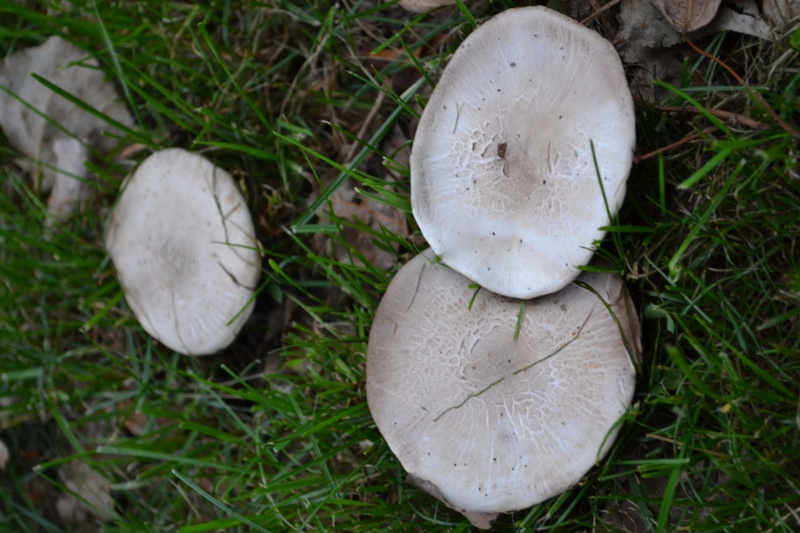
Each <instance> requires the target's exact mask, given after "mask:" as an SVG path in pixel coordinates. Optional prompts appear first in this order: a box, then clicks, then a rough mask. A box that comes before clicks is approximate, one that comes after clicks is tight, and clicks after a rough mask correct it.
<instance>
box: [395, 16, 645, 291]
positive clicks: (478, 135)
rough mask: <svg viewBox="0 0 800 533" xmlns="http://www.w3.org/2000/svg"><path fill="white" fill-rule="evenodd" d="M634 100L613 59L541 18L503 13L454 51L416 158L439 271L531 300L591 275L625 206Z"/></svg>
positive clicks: (580, 31) (590, 38) (417, 183)
mask: <svg viewBox="0 0 800 533" xmlns="http://www.w3.org/2000/svg"><path fill="white" fill-rule="evenodd" d="M634 141H635V132H634V113H633V101H632V99H631V95H630V91H629V90H628V86H627V83H626V81H625V75H624V72H623V70H622V64H621V62H620V59H619V57H618V55H617V53H616V52H615V50H614V47H613V46H611V44H610V43H608V41H606V40H605V39H603V38H602V37H601V36H600V35H599V34H597V33H595V32H594V31H592V30H589V29H587V28H585V27H583V26H581V25H580V24H578V23H577V22H575V21H574V20H572V19H570V18H567V17H565V16H563V15H560V14H558V13H556V12H555V11H552V10H550V9H547V8H544V7H526V8H518V9H510V10H507V11H505V12H503V13H501V14H499V15H497V16H496V17H494V18H492V19H491V20H489V21H487V22H486V23H485V24H483V25H482V26H480V27H479V28H477V29H476V30H475V31H474V32H473V33H472V34H471V35H470V36H469V37H467V39H466V40H465V41H464V42H463V43H462V44H461V46H460V47H459V48H458V50H456V52H455V54H454V55H453V57H452V59H451V60H450V63H449V64H448V65H447V68H446V69H445V71H444V73H443V74H442V77H441V80H440V81H439V83H438V85H437V86H436V89H435V90H434V91H433V94H432V95H431V98H430V100H429V101H428V104H427V105H426V107H425V111H424V113H423V115H422V119H421V120H420V123H419V126H418V128H417V133H416V137H415V139H414V146H413V149H412V153H411V201H412V208H413V212H414V217H415V218H416V220H417V222H418V224H419V227H420V229H421V230H422V233H423V235H424V236H425V238H426V239H427V241H428V243H429V244H430V246H431V247H432V248H433V249H434V250H435V251H436V253H437V254H439V256H441V258H442V260H443V261H444V262H445V263H447V264H448V265H450V266H451V267H452V268H453V269H455V270H456V271H458V272H461V273H462V274H464V275H465V276H467V277H468V278H470V279H472V280H474V281H476V282H477V283H479V284H480V285H482V286H483V287H485V288H487V289H489V290H491V291H493V292H497V293H499V294H503V295H506V296H513V297H517V298H532V297H534V296H539V295H542V294H549V293H551V292H555V291H557V290H558V289H561V288H562V287H564V286H565V285H566V284H567V283H569V282H570V281H571V280H573V279H574V278H575V277H576V276H577V275H578V270H577V267H578V266H580V265H584V264H586V263H588V261H589V259H590V258H591V256H592V250H591V248H592V243H593V242H594V241H595V240H597V239H600V238H601V237H602V236H603V233H604V232H603V231H601V230H600V229H599V228H600V227H602V226H606V225H607V224H608V223H609V220H608V211H607V210H606V206H605V205H604V201H603V195H602V192H601V189H600V186H599V183H598V178H597V172H596V170H595V165H594V163H593V159H592V147H591V144H592V143H594V149H595V152H596V156H597V162H598V166H599V170H600V173H601V175H602V178H603V187H604V189H605V192H606V195H607V196H608V202H609V204H610V205H609V206H608V208H609V210H610V212H611V213H612V214H613V213H615V212H616V211H617V209H618V207H619V205H620V204H621V203H622V200H623V198H624V195H625V180H626V178H627V176H628V173H629V170H630V166H631V162H632V158H633V147H634Z"/></svg>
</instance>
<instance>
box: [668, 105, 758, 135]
mask: <svg viewBox="0 0 800 533" xmlns="http://www.w3.org/2000/svg"><path fill="white" fill-rule="evenodd" d="M653 109H657V110H658V111H666V112H668V113H694V114H699V113H700V110H699V109H696V108H694V107H680V106H669V105H656V106H653ZM707 111H708V112H709V113H711V114H712V115H714V116H715V117H717V118H721V119H722V120H724V121H726V122H732V123H734V124H741V125H742V126H747V127H748V128H753V129H764V128H766V127H767V125H766V124H764V123H763V122H759V121H758V120H756V119H754V118H750V117H748V116H746V115H742V114H739V113H732V112H731V111H722V110H719V109H707Z"/></svg>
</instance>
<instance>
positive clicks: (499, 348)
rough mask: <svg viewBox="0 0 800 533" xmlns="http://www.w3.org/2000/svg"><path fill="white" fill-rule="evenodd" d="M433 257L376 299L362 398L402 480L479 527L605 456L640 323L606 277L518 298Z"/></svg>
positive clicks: (616, 281)
mask: <svg viewBox="0 0 800 533" xmlns="http://www.w3.org/2000/svg"><path fill="white" fill-rule="evenodd" d="M434 257H435V255H434V254H433V253H432V252H431V251H430V250H428V251H426V252H423V253H422V254H420V255H418V256H417V257H415V258H414V259H412V260H411V261H410V262H409V263H408V264H406V265H405V266H404V267H403V268H402V269H401V270H400V271H399V272H398V273H397V275H396V276H395V278H394V280H393V281H392V282H391V284H390V285H389V288H388V290H387V291H386V294H385V296H384V297H383V300H382V301H381V303H380V306H379V307H378V310H377V313H376V315H375V320H374V322H373V325H372V330H371V332H370V336H369V344H368V348H367V401H368V403H369V408H370V411H371V413H372V417H373V418H374V420H375V423H376V424H377V426H378V429H379V430H380V432H381V434H382V435H383V437H384V438H385V439H386V442H387V443H388V445H389V447H390V448H391V450H392V451H393V452H394V453H395V455H396V456H397V457H398V459H399V460H400V463H401V464H402V465H403V467H404V468H405V470H406V471H407V472H408V474H409V477H410V479H411V480H412V481H413V482H414V483H415V484H416V485H417V486H419V487H420V488H422V489H424V490H425V491H427V492H428V493H430V494H431V495H433V496H435V497H437V498H439V499H440V500H441V501H443V502H444V503H446V504H447V505H448V506H450V507H452V508H453V509H456V510H458V511H459V512H461V513H463V514H465V515H466V516H467V518H469V520H470V521H471V522H472V523H473V525H475V526H477V527H484V528H485V527H489V523H490V521H491V520H493V519H494V518H495V517H496V516H497V514H498V513H502V512H509V511H514V510H518V509H523V508H526V507H530V506H532V505H534V504H536V503H539V502H541V501H543V500H546V499H548V498H550V497H552V496H554V495H556V494H559V493H561V492H563V491H564V490H566V489H568V488H569V487H571V486H572V485H574V484H576V483H577V482H578V481H580V479H581V478H582V477H583V476H584V474H585V473H586V472H587V471H588V470H589V469H590V468H591V467H592V466H593V465H595V463H596V462H597V461H598V460H600V459H601V458H602V457H603V456H604V455H605V454H606V453H607V452H608V450H609V448H610V447H611V444H612V443H613V441H614V439H615V437H616V435H617V432H618V431H619V427H620V420H621V418H622V417H623V416H624V415H625V412H626V410H627V409H628V407H629V406H630V404H631V400H632V398H633V392H634V386H635V378H636V371H635V367H634V361H635V360H636V358H638V353H639V327H638V319H637V317H636V314H635V312H634V308H633V305H632V302H631V300H630V297H629V296H628V294H627V292H626V290H625V287H624V284H623V282H622V279H621V278H620V277H619V276H617V275H614V274H605V273H584V274H582V275H581V276H580V277H579V278H578V279H577V280H576V281H575V283H573V284H572V285H570V286H568V287H566V288H564V289H563V290H561V291H560V292H557V293H555V294H551V295H547V296H543V297H541V298H537V299H534V300H528V301H524V303H522V305H521V301H520V300H514V299H510V298H505V297H502V296H498V295H496V294H493V293H491V292H489V291H485V290H482V289H481V290H478V291H477V294H476V290H475V288H474V285H472V282H471V281H470V280H469V279H467V278H466V277H464V276H462V275H461V274H458V273H457V272H455V271H453V270H451V269H450V268H448V267H447V266H446V265H444V264H442V263H432V262H431V261H432V258H434ZM612 313H613V314H612ZM517 334H518V337H517V336H516V335H517Z"/></svg>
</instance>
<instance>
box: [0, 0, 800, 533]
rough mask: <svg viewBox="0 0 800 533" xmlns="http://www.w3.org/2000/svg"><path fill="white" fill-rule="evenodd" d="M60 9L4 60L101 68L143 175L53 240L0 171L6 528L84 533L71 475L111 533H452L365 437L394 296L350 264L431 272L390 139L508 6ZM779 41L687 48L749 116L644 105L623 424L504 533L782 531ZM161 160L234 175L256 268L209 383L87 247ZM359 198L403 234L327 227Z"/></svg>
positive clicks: (729, 103) (795, 512)
mask: <svg viewBox="0 0 800 533" xmlns="http://www.w3.org/2000/svg"><path fill="white" fill-rule="evenodd" d="M58 4H59V2H45V1H42V2H21V3H4V4H2V5H0V14H2V18H0V20H2V22H1V23H0V32H1V33H0V36H1V37H0V44H1V45H2V47H3V53H4V54H5V53H12V52H13V51H15V50H18V49H21V48H24V47H25V46H29V45H34V44H38V43H40V42H42V41H43V40H44V39H46V38H47V37H48V36H50V35H54V34H58V35H62V36H64V37H66V38H68V40H70V41H72V42H74V43H75V44H77V45H79V46H81V47H83V48H85V49H86V50H87V51H90V52H91V53H92V54H93V55H95V56H96V57H97V58H98V60H99V61H100V62H101V64H102V68H103V69H104V70H105V71H106V72H107V74H108V77H109V78H110V79H111V80H113V81H114V82H115V83H116V84H117V85H118V86H119V87H120V89H121V91H122V93H123V94H124V98H125V100H126V101H127V103H128V105H129V107H130V108H131V110H132V111H133V112H134V114H135V117H136V126H135V127H134V128H133V130H132V131H131V132H129V134H128V135H127V137H126V140H125V142H126V145H128V146H132V145H135V144H136V143H138V144H139V145H141V147H142V148H141V150H140V151H139V152H136V153H133V155H131V156H129V158H128V159H123V160H122V161H121V162H118V163H109V162H106V163H108V164H99V167H98V172H97V174H98V176H99V179H98V180H97V181H96V182H95V186H96V189H97V193H98V195H97V198H96V199H95V200H94V202H93V203H92V204H91V205H90V206H89V208H87V209H86V210H85V211H84V212H82V213H81V214H79V215H78V216H76V217H74V218H73V219H72V220H71V221H69V222H68V223H66V224H64V225H61V226H59V227H57V228H48V227H47V226H46V225H45V217H44V206H43V204H42V201H41V199H40V198H38V197H37V196H36V195H35V194H34V193H33V192H32V191H31V189H30V186H29V182H28V181H27V179H26V178H25V177H24V176H22V175H21V173H20V171H19V170H17V169H16V167H15V166H14V165H13V159H14V157H15V156H16V153H15V152H14V150H13V149H12V148H10V147H3V148H1V149H0V169H1V171H2V174H3V177H2V180H0V184H1V185H0V317H2V320H0V347H1V348H2V352H3V353H2V358H0V400H2V403H1V404H0V439H1V440H2V441H3V442H5V443H6V444H7V445H8V447H9V449H10V450H11V454H12V455H11V460H10V461H9V464H8V465H7V467H6V470H5V472H4V473H3V474H2V476H0V483H1V484H2V486H3V490H2V491H0V502H1V503H0V529H3V530H6V531H63V530H80V527H79V525H74V524H73V525H68V524H64V523H63V522H62V521H61V520H60V519H59V518H58V516H57V514H56V512H55V501H56V500H57V499H58V498H59V497H60V496H61V495H63V494H64V493H65V491H66V490H67V489H68V487H67V486H66V485H67V483H66V480H65V479H63V478H60V477H59V467H60V466H62V465H65V464H67V463H69V462H71V461H74V460H77V459H80V460H82V461H84V462H85V463H87V464H88V465H89V466H90V467H91V468H92V469H94V470H96V471H97V472H99V473H100V474H101V475H102V476H103V477H105V478H106V479H108V480H109V481H110V483H111V487H112V489H113V491H112V494H113V498H114V502H115V505H114V509H113V513H112V515H111V517H110V519H109V520H108V521H107V522H106V523H105V524H104V526H103V528H104V529H105V530H108V531H181V532H187V533H188V532H200V531H218V530H234V531H236V530H241V531H282V530H304V529H316V530H341V531H356V532H357V531H376V530H393V531H394V530H396V531H418V530H425V531H465V530H468V529H469V525H468V523H467V522H466V521H465V520H464V519H463V518H462V517H461V516H460V515H458V514H456V513H454V512H452V511H450V510H449V509H447V508H446V507H444V506H443V505H441V504H439V503H437V502H436V500H433V499H432V498H430V497H428V496H427V495H425V494H423V493H422V492H420V491H419V490H417V489H415V488H412V487H410V486H408V485H406V484H404V482H403V480H404V472H403V469H402V467H401V466H400V465H399V463H398V462H397V460H396V459H395V458H394V456H393V454H392V453H391V451H390V450H389V448H388V446H387V445H386V443H385V442H384V441H383V439H382V438H381V436H380V434H379V432H378V431H377V429H376V428H375V426H374V424H373V422H372V419H371V417H370V414H369V410H368V408H367V404H366V399H365V392H364V363H365V351H366V339H367V336H368V333H369V326H370V323H371V318H372V315H373V313H374V311H375V308H376V306H377V303H378V301H379V299H380V295H381V294H382V292H383V291H384V290H385V288H386V286H387V285H388V283H389V281H390V279H391V277H392V272H393V270H389V271H383V270H380V269H378V268H376V267H375V266H374V265H372V264H371V263H370V259H369V257H368V255H369V254H370V253H372V252H374V251H375V250H376V249H380V250H383V251H384V252H388V254H389V255H390V256H391V257H394V258H396V259H399V260H400V261H401V263H402V262H403V261H405V260H407V259H408V258H410V257H411V256H413V255H414V254H415V253H416V252H417V251H418V250H420V249H421V248H423V247H424V246H425V244H424V241H423V239H422V238H421V236H420V234H419V232H418V231H417V230H416V227H415V226H414V223H413V219H412V218H411V217H410V209H409V199H408V170H407V168H406V167H405V165H404V162H403V159H402V154H403V149H404V147H407V146H408V144H409V139H410V137H409V136H408V135H407V132H408V128H409V126H410V125H412V124H413V121H414V120H415V119H416V118H417V117H418V114H419V111H418V108H417V104H423V105H424V102H425V95H426V94H427V90H428V89H429V88H430V84H431V83H435V80H436V79H437V76H438V74H439V73H440V72H441V69H442V68H443V66H444V64H445V62H446V58H447V56H448V53H449V52H450V51H452V50H453V49H454V48H455V46H457V44H458V42H459V41H460V39H461V38H462V37H463V36H464V35H466V34H468V33H469V31H471V28H472V27H473V19H474V21H477V22H478V23H480V22H481V20H483V19H484V18H485V17H486V16H487V15H489V14H491V13H495V12H498V11H501V10H503V9H505V7H506V4H511V2H492V3H488V4H487V3H486V2H478V3H476V4H475V5H471V4H470V5H468V6H467V5H466V4H464V5H460V6H459V8H458V9H454V10H452V11H447V12H444V13H446V15H444V14H443V12H440V13H439V14H433V15H427V16H415V17H408V16H406V15H404V14H403V13H402V12H401V11H400V10H399V9H398V8H396V7H393V6H392V5H383V4H378V3H374V2H367V1H363V2H359V1H354V2H340V3H333V2H330V3H329V2H325V1H323V0H309V1H308V2H303V3H301V2H293V1H288V0H286V1H284V0H272V1H269V2H257V1H255V0H247V1H243V2H228V1H221V0H219V1H211V2H204V3H188V2H171V1H161V2H152V1H142V2H126V1H120V2H102V3H94V2H88V1H86V2H84V1H81V0H78V1H75V2H72V7H71V8H61V9H59V7H58ZM62 4H65V3H63V2H62ZM65 5H66V4H65ZM465 6H466V7H465ZM467 8H469V10H467ZM63 9H68V10H69V11H68V12H66V13H64V12H62V10H63ZM606 16H610V15H606ZM610 20H613V19H610ZM606 22H608V20H606ZM598 27H600V26H598ZM792 35H794V38H795V40H797V35H798V33H797V31H796V30H795V33H794V34H792V33H791V32H790V33H789V34H788V35H787V36H786V37H785V38H784V39H781V40H778V41H777V42H775V43H772V44H771V43H764V42H758V41H755V40H752V39H749V38H744V37H740V36H736V35H733V34H730V35H726V36H718V37H715V38H713V39H712V40H711V41H709V42H700V43H698V44H699V45H702V46H704V47H705V49H707V50H710V51H712V52H713V53H714V55H716V56H718V57H719V58H720V59H721V60H722V61H724V62H725V63H726V64H728V65H730V66H731V68H732V69H733V70H734V72H737V73H738V74H739V75H740V76H741V77H742V78H743V81H745V82H746V83H747V85H748V86H749V87H750V88H752V89H751V92H748V91H747V90H744V89H743V87H742V85H741V83H739V82H738V81H737V80H736V79H735V78H734V77H733V76H731V74H730V73H729V72H728V71H726V70H725V68H724V67H723V66H721V65H720V64H719V63H718V62H715V61H712V60H711V59H710V58H708V57H704V56H703V55H700V54H697V53H692V54H691V55H690V56H688V59H687V61H686V62H685V63H684V73H683V77H682V80H681V81H679V82H678V83H675V84H673V85H668V84H664V85H662V86H661V87H660V88H659V91H661V94H663V95H664V98H663V101H661V102H659V106H654V105H651V104H649V103H646V102H643V101H640V102H639V103H638V104H637V120H638V125H639V133H638V139H639V140H638V146H637V154H638V155H639V156H640V158H639V161H638V162H637V164H636V165H635V166H634V168H633V171H632V174H631V178H630V180H629V192H628V195H627V198H626V203H625V206H624V207H623V210H622V212H621V213H620V215H619V218H618V220H616V221H615V222H614V224H613V225H612V226H611V227H610V228H609V230H610V231H609V236H608V237H607V238H606V241H605V242H604V243H603V245H602V247H601V249H600V251H599V255H600V256H602V257H603V258H604V259H606V260H607V261H608V262H609V263H610V264H611V265H613V266H614V268H616V269H618V270H619V271H620V272H622V273H624V274H626V275H627V279H628V281H629V287H630V289H631V292H632V294H633V296H634V300H635V303H636V305H637V308H638V310H639V312H640V316H641V318H642V324H643V344H644V365H643V368H642V373H641V376H640V377H639V383H638V387H637V395H636V398H635V402H636V403H635V406H634V408H633V409H632V410H631V413H630V416H629V417H628V420H626V421H625V423H624V425H623V428H622V431H621V433H620V436H619V438H618V440H617V442H616V443H615V445H614V446H613V448H612V450H611V452H610V454H609V456H608V458H607V459H606V460H604V461H602V462H601V463H600V464H599V465H598V466H597V468H595V469H594V470H592V471H591V472H590V473H589V474H587V476H586V477H585V479H584V480H583V481H582V482H581V483H580V484H578V485H577V486H575V487H573V488H572V489H570V490H569V491H567V492H566V493H564V494H562V495H561V496H558V497H556V498H553V499H552V500H549V501H547V502H544V503H543V504H541V505H538V506H535V507H533V508H531V509H526V510H522V511H520V512H516V513H513V514H509V515H503V516H502V517H501V518H500V519H499V520H498V522H497V529H498V530H501V531H505V530H507V531H522V530H569V531H578V530H588V529H592V530H598V531H618V530H621V529H624V528H625V529H628V530H630V531H655V532H660V531H680V530H684V531H787V532H788V531H796V530H797V529H798V528H800V404H799V403H798V398H799V397H800V391H799V390H798V383H800V331H799V330H800V264H798V262H800V259H799V258H800V253H799V252H798V246H800V242H798V235H800V177H799V176H798V170H797V154H798V140H797V136H796V135H794V134H792V132H791V129H789V130H787V128H786V127H785V126H786V125H788V126H789V127H790V128H794V129H795V130H796V129H797V128H799V127H800V120H798V117H800V106H799V105H798V89H799V88H800V73H798V71H797V66H798V64H799V63H800V58H798V50H797V48H792V47H791V46H790V45H789V39H791V38H792ZM372 51H374V52H376V53H378V52H380V53H381V57H382V58H383V59H377V58H376V57H375V56H371V55H370V52H372ZM408 52H412V53H413V54H414V55H413V60H412V59H409V55H408ZM754 94H757V95H758V97H756V96H754ZM765 104H766V105H765ZM732 113H736V114H738V115H741V116H744V117H747V118H748V119H749V120H746V121H742V120H738V121H737V120H736V119H731V114H732ZM776 115H777V116H778V117H779V119H780V120H777V119H776ZM782 123H783V124H782ZM398 136H399V140H393V139H395V138H396V137H398ZM668 145H673V146H672V148H670V149H667V150H663V151H660V152H659V150H660V149H662V148H663V147H666V146H668ZM168 146H181V147H184V148H188V149H191V150H193V151H198V152H201V153H203V154H204V155H206V156H207V157H209V158H210V159H212V160H213V161H214V162H216V163H217V164H219V165H220V166H222V167H224V168H226V169H227V170H229V171H230V172H231V173H232V174H233V175H234V176H235V177H236V179H237V180H238V183H239V185H240V187H241V188H242V190H243V191H244V193H245V196H246V198H247V200H248V203H249V206H250V208H251V212H252V213H253V215H254V220H255V223H256V226H257V231H258V237H259V240H260V243H261V245H262V247H263V250H264V274H263V277H262V285H261V287H260V293H259V298H258V303H257V306H256V310H255V313H254V315H253V318H252V319H251V320H250V322H248V324H247V326H246V327H245V330H244V331H243V333H242V335H241V336H240V337H239V339H237V341H236V343H235V344H234V345H233V346H232V347H231V348H229V349H227V350H225V351H224V352H222V353H220V354H218V355H215V356H211V357H207V358H199V359H198V358H189V357H183V356H179V355H177V354H175V353H172V352H170V351H169V350H166V349H165V348H163V347H162V346H160V345H158V344H157V343H155V342H154V341H153V340H152V339H150V338H149V337H148V336H147V335H146V334H144V332H143V331H142V330H141V328H140V326H139V325H138V324H137V322H136V320H135V318H134V317H133V315H132V314H131V312H130V310H129V309H128V307H127V306H126V304H125V301H124V298H123V297H122V292H121V289H120V287H119V285H118V283H117V282H116V280H115V278H114V271H113V267H112V265H111V263H110V261H109V259H108V257H107V256H106V254H105V252H104V251H103V247H102V232H103V225H104V221H105V218H106V216H107V213H108V210H109V207H110V206H111V204H112V202H113V200H114V198H115V195H116V191H117V190H118V188H119V184H120V182H121V180H122V179H123V178H124V176H125V174H126V173H127V172H128V171H129V170H130V168H132V167H133V165H135V164H136V162H137V161H139V160H141V159H142V158H143V157H144V156H145V155H146V153H147V151H148V150H152V149H157V148H163V147H168ZM654 152H658V153H655V154H654V155H648V154H653V153H654ZM645 156H647V157H645ZM387 169H394V170H397V171H398V172H397V173H396V174H394V175H392V174H390V173H389V172H388V170H387ZM396 179H399V181H395V180H396ZM352 186H355V187H356V188H358V190H359V191H360V197H361V198H362V199H367V198H372V199H377V200H378V201H380V202H381V203H382V204H385V205H388V206H393V207H395V208H398V209H400V210H401V212H402V213H404V214H405V215H406V216H407V220H408V222H409V228H408V230H407V231H406V232H402V231H390V230H387V229H385V228H384V229H380V228H378V229H376V228H375V227H372V226H368V225H367V224H364V223H360V222H358V221H352V220H349V219H346V218H340V217H337V216H335V215H330V214H325V213H328V212H329V211H330V209H331V206H332V205H333V202H334V200H335V197H334V193H335V192H336V191H337V190H345V189H347V188H349V187H352ZM337 188H339V189H337ZM321 214H322V215H323V216H319V215H321ZM354 233H359V234H365V233H366V234H369V235H371V242H372V243H373V244H372V245H371V246H368V247H364V246H360V247H355V246H353V245H352V244H351V243H350V241H348V240H347V239H345V236H348V235H352V234H354ZM331 250H336V253H333V252H332V251H331ZM345 258H353V259H358V260H359V261H357V262H349V261H345V260H344V259H345ZM395 268H397V267H395ZM87 523H89V524H91V520H89V521H87Z"/></svg>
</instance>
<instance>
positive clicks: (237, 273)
mask: <svg viewBox="0 0 800 533" xmlns="http://www.w3.org/2000/svg"><path fill="white" fill-rule="evenodd" d="M106 248H107V249H108V253H109V255H110V256H111V259H112V261H113V262H114V266H115V267H116V270H117V276H118V278H119V281H120V284H121V285H122V287H123V289H124V291H125V298H126V299H127V301H128V304H129V305H130V306H131V309H132V310H133V313H134V314H135V315H136V318H137V319H138V320H139V322H140V323H141V324H142V327H143V328H144V329H145V330H146V331H147V332H148V333H149V334H150V335H152V336H153V337H155V338H156V339H158V340H159V341H161V342H162V343H163V344H165V345H166V346H168V347H169V348H171V349H173V350H175V351H177V352H180V353H184V354H188V355H204V354H210V353H213V352H216V351H218V350H220V349H222V348H224V347H225V346H227V345H228V344H230V343H231V341H233V339H234V337H235V336H236V334H237V333H238V332H239V330H240V329H241V327H242V326H243V325H244V322H245V321H246V320H247V318H248V317H249V316H250V313H251V312H252V304H251V303H249V301H250V300H251V298H252V296H253V292H254V289H255V285H256V283H257V281H258V276H259V272H260V260H259V254H258V252H257V243H256V240H255V237H254V230H253V221H252V219H251V218H250V213H249V211H248V210H247V205H246V204H245V200H244V198H243V197H242V195H241V193H240V192H239V190H238V189H237V188H236V184H235V183H234V181H233V178H232V177H231V175H230V174H228V173H227V172H225V171H224V170H222V169H220V168H218V167H216V166H214V165H213V164H212V163H211V162H210V161H208V160H206V159H204V158H203V157H201V156H198V155H194V154H191V153H189V152H187V151H185V150H180V149H169V150H163V151H161V152H156V153H154V154H153V155H151V156H150V157H148V158H147V159H146V160H144V161H143V162H142V164H141V165H139V168H138V169H137V170H136V172H134V173H133V174H132V175H131V176H130V177H129V178H128V179H127V180H126V183H125V185H124V187H123V191H122V193H121V196H120V198H119V200H118V201H117V204H116V206H115V208H114V212H113V213H112V215H111V218H110V220H109V224H108V228H107V231H106ZM237 315H238V316H237ZM234 317H236V318H235V320H234ZM231 320H233V322H232V323H231V324H230V325H228V322H230V321H231Z"/></svg>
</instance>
